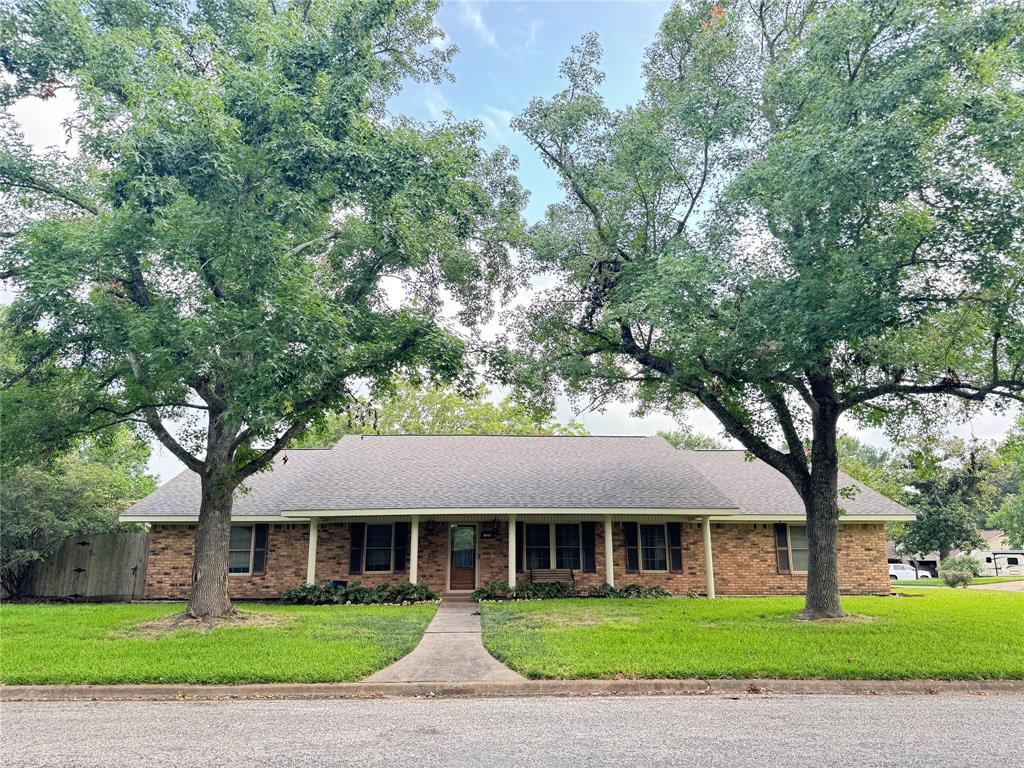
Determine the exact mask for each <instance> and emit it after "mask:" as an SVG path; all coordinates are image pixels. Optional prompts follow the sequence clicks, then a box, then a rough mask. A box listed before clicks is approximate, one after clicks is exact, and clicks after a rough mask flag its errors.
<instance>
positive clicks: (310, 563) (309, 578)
mask: <svg viewBox="0 0 1024 768" xmlns="http://www.w3.org/2000/svg"><path fill="white" fill-rule="evenodd" d="M319 526H320V521H319V520H317V519H316V518H315V517H314V518H313V519H312V520H310V521H309V552H308V554H307V555H306V583H307V584H316V534H317V528H319Z"/></svg>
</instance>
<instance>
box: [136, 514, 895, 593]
mask: <svg viewBox="0 0 1024 768" xmlns="http://www.w3.org/2000/svg"><path fill="white" fill-rule="evenodd" d="M448 527H449V523H447V522H436V523H433V524H430V523H429V522H428V521H422V522H421V523H420V556H419V580H420V581H421V582H423V583H425V584H427V585H428V586H430V587H431V588H432V589H435V590H437V591H438V592H444V591H446V589H447V574H448ZM491 527H492V524H491V523H480V524H478V525H477V541H478V547H477V568H478V583H480V584H485V583H486V582H488V581H505V580H506V579H507V578H508V525H507V523H505V522H501V523H500V524H499V525H498V528H497V530H496V531H494V532H493V533H494V535H493V536H484V535H482V530H484V529H485V530H487V532H490V529H491ZM596 529H597V530H596V539H597V541H596V560H597V572H596V573H580V574H578V575H577V583H578V584H579V585H580V586H590V585H596V584H601V583H603V582H604V574H605V568H604V526H603V525H602V524H601V523H598V525H597V526H596ZM682 534H683V535H682V547H683V571H682V573H645V572H641V573H626V562H625V560H626V558H625V529H624V526H623V525H622V524H621V523H618V524H614V525H613V527H612V538H613V542H614V558H615V583H616V584H618V585H620V586H621V585H623V584H645V585H660V586H663V587H665V588H666V589H668V590H669V591H670V592H672V593H673V594H685V593H686V591H687V590H688V589H694V590H696V591H698V592H703V591H704V589H705V584H704V545H703V538H702V534H701V527H700V524H698V523H684V524H683V526H682ZM192 536H193V526H190V525H154V526H153V527H152V530H151V532H150V550H149V564H148V569H147V577H146V597H149V598H184V597H185V596H186V595H187V593H188V587H189V582H190V578H191V568H192ZM350 541H351V538H350V525H349V524H348V523H321V524H320V527H319V530H318V532H317V560H316V580H317V583H323V582H324V581H326V580H328V579H345V580H353V579H355V580H358V581H360V582H361V583H363V584H366V585H368V586H373V585H376V584H380V583H382V582H388V581H396V582H397V581H406V580H407V579H408V578H409V571H408V558H407V560H406V567H405V570H404V571H402V572H400V573H394V574H392V573H369V574H365V573H364V574H361V575H356V576H350V575H349V546H350ZM711 542H712V550H713V554H714V561H715V589H716V592H717V593H718V594H719V595H752V594H761V595H796V594H802V593H803V592H804V591H805V589H806V577H805V576H802V575H790V574H780V573H778V569H777V567H776V562H775V542H774V531H773V527H772V524H771V523H768V524H733V523H715V524H714V525H712V530H711ZM308 544H309V527H308V526H307V525H305V524H286V525H276V524H275V525H271V526H270V529H269V537H268V551H267V569H266V573H265V574H262V575H255V576H238V575H232V576H230V577H229V579H228V588H229V591H230V593H231V596H232V597H234V598H257V597H277V596H278V595H280V593H281V592H282V591H284V590H286V589H289V588H290V587H294V586H298V585H299V584H303V583H305V580H306V557H307V552H308ZM839 586H840V589H841V590H842V591H843V592H844V593H845V594H888V592H889V571H888V566H887V561H886V555H885V533H884V530H883V526H882V525H881V524H880V523H872V524H844V525H842V526H840V534H839Z"/></svg>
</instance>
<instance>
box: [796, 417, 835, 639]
mask: <svg viewBox="0 0 1024 768" xmlns="http://www.w3.org/2000/svg"><path fill="white" fill-rule="evenodd" d="M822 410H824V408H823V409H822ZM822 415H825V414H822ZM837 416H838V415H836V417H828V416H827V415H825V418H821V417H819V418H816V419H815V420H814V443H813V444H812V446H811V476H810V480H809V481H808V483H807V487H806V488H805V490H804V492H803V493H802V494H801V495H802V496H803V501H804V510H805V512H806V515H807V544H808V563H807V599H806V602H805V603H804V611H803V614H802V618H804V619H834V618H839V617H842V616H845V615H846V613H845V612H844V611H843V609H842V607H841V606H840V603H839V500H838V499H839V450H838V445H837V439H836V438H837V421H838V418H837Z"/></svg>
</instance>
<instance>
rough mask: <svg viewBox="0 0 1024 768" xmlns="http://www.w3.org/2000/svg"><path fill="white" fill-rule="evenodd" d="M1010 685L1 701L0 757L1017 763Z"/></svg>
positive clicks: (108, 767)
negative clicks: (831, 691)
mask: <svg viewBox="0 0 1024 768" xmlns="http://www.w3.org/2000/svg"><path fill="white" fill-rule="evenodd" d="M1022 723H1024V698H1022V697H1017V696H989V697H985V696H960V695H951V694H943V695H941V696H786V697H765V696H757V695H745V696H742V697H732V698H730V697H698V696H693V697H687V696H678V697H631V698H625V697H622V698H616V697H607V698H533V699H448V700H432V699H387V700H344V701H205V702H201V701H192V702H189V701H181V702H40V703H11V702H6V703H3V704H0V728H2V731H0V733H2V748H0V765H2V766H4V768H22V767H24V768H44V767H46V766H55V767H56V766H102V767H103V768H114V767H116V766H131V767H132V768H147V767H148V766H175V768H184V767H186V766H203V767H204V768H205V767H206V766H217V767H218V768H219V767H220V766H232V765H246V766H288V767H295V768H299V767H301V768H306V767H307V766H347V765H353V766H355V765H358V766H363V767H367V766H387V767H388V768H405V766H488V768H499V767H500V766H517V767H519V768H522V767H531V766H559V767H561V766H566V767H567V768H568V767H570V766H571V768H580V767H581V766H583V767H585V768H598V767H600V766H614V768H621V767H622V766H673V767H678V766H702V767H704V768H708V767H713V766H723V768H724V767H725V766H728V767H729V768H743V767H744V766H752V767H753V766H756V768H800V767H801V766H814V768H823V767H824V766H858V768H859V767H862V766H898V765H913V766H914V768H927V767H929V766H941V767H942V768H946V767H947V766H960V765H967V764H970V765H993V766H1016V765H1021V764H1022V762H1021V761H1022V759H1024V728H1022Z"/></svg>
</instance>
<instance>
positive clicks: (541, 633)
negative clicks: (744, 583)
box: [482, 589, 1024, 679]
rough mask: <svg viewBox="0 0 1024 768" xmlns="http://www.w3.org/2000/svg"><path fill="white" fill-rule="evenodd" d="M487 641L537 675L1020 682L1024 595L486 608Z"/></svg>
mask: <svg viewBox="0 0 1024 768" xmlns="http://www.w3.org/2000/svg"><path fill="white" fill-rule="evenodd" d="M482 605H483V617H482V618H483V630H484V637H483V639H484V645H485V646H486V647H487V650H489V651H490V652H491V653H492V654H493V655H494V656H496V657H497V658H498V659H500V660H501V661H503V662H505V663H506V664H508V665H509V666H510V667H512V668H513V669H515V670H517V671H518V672H520V673H522V674H524V675H526V676H527V677H531V678H570V679H577V678H617V677H618V678H684V677H698V678H715V677H775V678H847V679H858V678H860V679H913V678H938V679H986V678H1016V679H1020V678H1024V639H1022V638H1024V595H1021V594H1013V593H1003V592H983V591H976V590H951V589H944V590H939V589H927V590H919V591H917V592H916V593H913V595H912V596H908V597H848V598H844V599H843V605H844V606H845V608H846V610H847V611H849V612H851V613H853V614H856V616H855V617H854V618H852V619H849V620H843V621H840V622H822V623H809V622H802V621H797V620H796V619H795V616H796V614H797V612H798V611H799V610H800V609H801V608H802V607H803V598H802V597H760V598H720V599H717V600H703V599H696V600H692V599H682V598H680V599H672V600H594V599H589V600H552V601H533V602H521V603H483V604H482Z"/></svg>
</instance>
